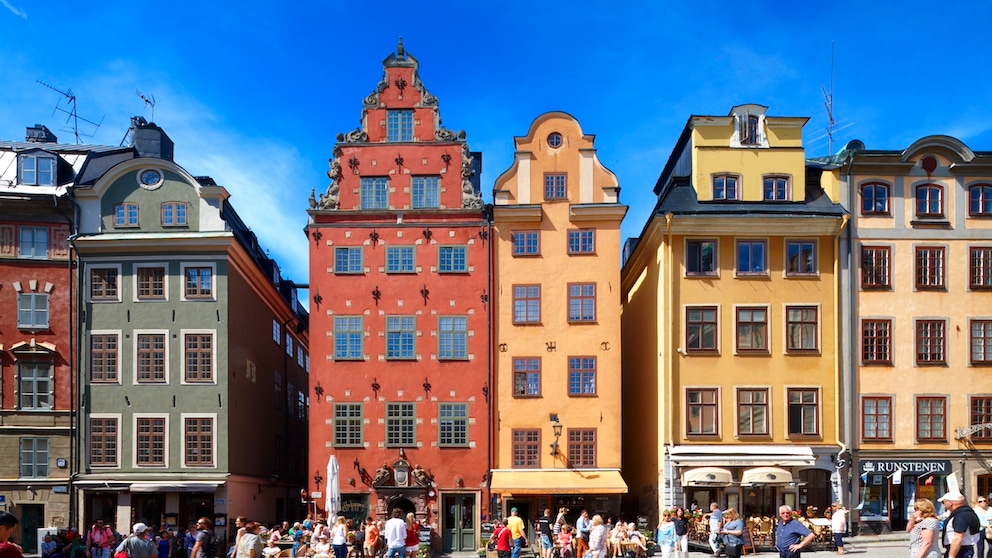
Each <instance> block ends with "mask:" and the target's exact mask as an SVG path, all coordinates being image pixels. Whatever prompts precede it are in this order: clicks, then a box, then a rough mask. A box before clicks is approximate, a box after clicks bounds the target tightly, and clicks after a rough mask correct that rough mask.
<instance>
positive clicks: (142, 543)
mask: <svg viewBox="0 0 992 558" xmlns="http://www.w3.org/2000/svg"><path fill="white" fill-rule="evenodd" d="M147 534H148V526H147V525H145V524H144V523H141V522H138V523H135V524H134V526H133V527H132V528H131V534H130V535H128V536H127V537H126V538H125V539H124V540H123V541H121V544H119V545H117V548H116V549H114V553H115V554H116V553H118V552H121V551H124V552H127V555H128V558H153V557H154V556H157V555H158V550H157V549H156V548H155V543H153V542H152V541H150V540H148V537H147Z"/></svg>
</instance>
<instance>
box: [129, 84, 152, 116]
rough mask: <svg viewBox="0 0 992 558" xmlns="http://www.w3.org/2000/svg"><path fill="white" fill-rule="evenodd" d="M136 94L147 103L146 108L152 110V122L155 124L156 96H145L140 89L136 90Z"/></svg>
mask: <svg viewBox="0 0 992 558" xmlns="http://www.w3.org/2000/svg"><path fill="white" fill-rule="evenodd" d="M134 92H135V93H137V95H138V96H139V97H141V100H142V101H144V102H145V107H148V108H150V109H152V122H155V95H145V94H144V93H142V92H141V91H140V90H138V89H135V90H134Z"/></svg>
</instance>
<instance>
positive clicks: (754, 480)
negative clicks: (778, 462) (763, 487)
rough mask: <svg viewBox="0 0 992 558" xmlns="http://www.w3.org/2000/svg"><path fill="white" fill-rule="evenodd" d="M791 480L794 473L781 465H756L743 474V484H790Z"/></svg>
mask: <svg viewBox="0 0 992 558" xmlns="http://www.w3.org/2000/svg"><path fill="white" fill-rule="evenodd" d="M791 482H792V473H790V472H789V471H786V470H785V469H781V468H779V467H755V468H753V469H748V470H746V471H744V472H743V473H742V474H741V485H742V486H749V485H754V484H789V483H791Z"/></svg>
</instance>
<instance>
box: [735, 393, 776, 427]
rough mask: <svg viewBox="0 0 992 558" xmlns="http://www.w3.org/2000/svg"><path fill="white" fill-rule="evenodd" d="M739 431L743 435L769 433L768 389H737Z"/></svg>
mask: <svg viewBox="0 0 992 558" xmlns="http://www.w3.org/2000/svg"><path fill="white" fill-rule="evenodd" d="M737 432H738V434H740V435H742V436H756V435H761V436H764V435H767V434H768V390H767V389H739V390H737Z"/></svg>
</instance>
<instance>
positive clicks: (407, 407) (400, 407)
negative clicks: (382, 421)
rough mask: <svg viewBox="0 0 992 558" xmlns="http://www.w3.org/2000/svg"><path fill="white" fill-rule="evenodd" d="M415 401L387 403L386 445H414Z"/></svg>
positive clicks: (415, 441)
mask: <svg viewBox="0 0 992 558" xmlns="http://www.w3.org/2000/svg"><path fill="white" fill-rule="evenodd" d="M415 421H416V417H415V416H414V414H413V403H386V446H387V447H395V446H414V445H416V443H417V440H416V437H415V433H414V423H415Z"/></svg>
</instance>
